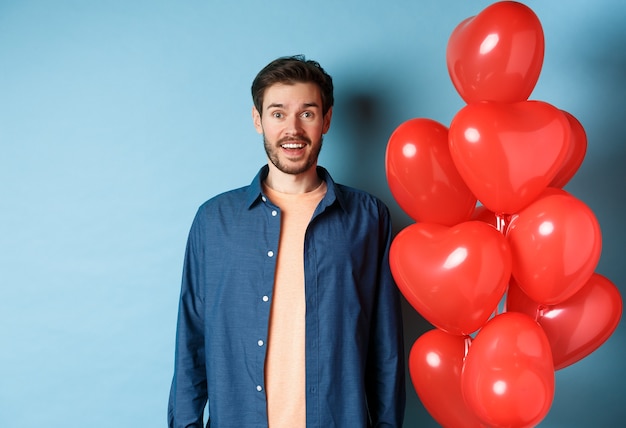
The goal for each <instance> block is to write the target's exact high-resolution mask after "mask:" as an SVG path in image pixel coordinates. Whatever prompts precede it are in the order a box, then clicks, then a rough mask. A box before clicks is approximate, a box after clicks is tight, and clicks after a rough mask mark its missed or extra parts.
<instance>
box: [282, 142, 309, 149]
mask: <svg viewBox="0 0 626 428" xmlns="http://www.w3.org/2000/svg"><path fill="white" fill-rule="evenodd" d="M305 146H306V144H305V143H296V142H287V143H283V144H281V145H280V147H282V148H283V149H288V150H297V149H303V148H304V147H305Z"/></svg>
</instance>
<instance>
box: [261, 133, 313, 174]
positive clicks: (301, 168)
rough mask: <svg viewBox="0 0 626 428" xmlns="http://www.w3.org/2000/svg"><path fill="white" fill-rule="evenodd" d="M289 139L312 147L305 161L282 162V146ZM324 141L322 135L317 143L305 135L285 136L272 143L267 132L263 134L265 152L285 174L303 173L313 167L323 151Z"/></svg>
mask: <svg viewBox="0 0 626 428" xmlns="http://www.w3.org/2000/svg"><path fill="white" fill-rule="evenodd" d="M288 141H300V142H304V143H306V144H307V145H309V146H310V147H311V152H310V153H309V154H308V156H307V158H306V159H305V160H304V162H302V161H301V162H298V163H297V164H296V163H293V164H292V163H291V162H288V161H287V162H282V161H281V160H280V150H281V147H280V146H281V145H282V144H285V143H286V142H288ZM323 141H324V137H323V136H322V135H320V138H319V140H318V141H317V142H316V143H315V144H314V143H312V141H311V139H309V138H308V137H303V136H296V137H285V138H281V139H280V140H278V141H277V142H276V143H272V142H270V141H268V140H267V138H266V137H265V134H263V147H265V153H266V154H267V158H268V159H269V160H270V162H272V164H273V165H274V166H275V167H276V168H277V169H278V170H279V171H281V172H284V173H285V174H293V175H297V174H302V173H303V172H306V171H308V170H309V169H310V168H311V167H313V166H314V165H316V164H317V159H318V157H319V154H320V152H321V151H322V143H323Z"/></svg>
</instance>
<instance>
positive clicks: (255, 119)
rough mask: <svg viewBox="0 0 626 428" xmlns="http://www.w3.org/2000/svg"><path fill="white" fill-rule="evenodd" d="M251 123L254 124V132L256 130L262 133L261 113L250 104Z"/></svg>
mask: <svg viewBox="0 0 626 428" xmlns="http://www.w3.org/2000/svg"><path fill="white" fill-rule="evenodd" d="M252 123H253V124H254V128H255V129H256V132H258V133H259V134H263V125H261V113H259V111H258V110H257V109H256V107H254V106H252Z"/></svg>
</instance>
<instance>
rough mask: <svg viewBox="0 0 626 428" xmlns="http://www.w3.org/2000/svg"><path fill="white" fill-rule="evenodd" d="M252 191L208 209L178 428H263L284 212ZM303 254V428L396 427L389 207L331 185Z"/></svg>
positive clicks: (400, 386) (188, 275)
mask: <svg viewBox="0 0 626 428" xmlns="http://www.w3.org/2000/svg"><path fill="white" fill-rule="evenodd" d="M267 173H268V167H267V166H264V167H263V168H262V169H261V170H260V172H259V173H258V174H257V176H256V177H255V178H254V180H253V181H252V183H251V184H250V185H249V186H246V187H243V188H240V189H236V190H232V191H229V192H226V193H223V194H221V195H218V196H216V197H214V198H213V199H211V200H209V201H207V202H206V203H204V204H203V205H202V206H201V207H200V208H199V210H198V212H197V214H196V217H195V219H194V221H193V224H192V227H191V230H190V233H189V239H188V243H187V250H186V255H185V262H184V268H183V279H182V286H181V294H180V306H179V315H178V326H177V333H176V357H175V369H174V377H173V381H172V387H171V391H170V399H169V409H168V420H169V426H170V427H171V428H173V427H176V428H182V427H198V428H199V427H201V426H202V414H203V409H204V406H205V404H206V402H207V400H208V409H209V423H208V424H207V426H211V427H213V428H227V427H228V428H248V427H249V428H252V427H259V428H261V427H267V411H266V396H265V389H264V366H265V347H266V342H267V336H268V326H269V316H270V306H271V304H272V289H273V285H274V273H275V269H276V252H277V249H278V238H279V234H280V216H281V213H280V209H279V208H278V207H277V206H275V205H273V204H272V202H271V201H270V200H268V199H267V197H266V196H265V195H264V194H263V192H262V188H261V182H262V181H263V180H264V178H265V177H266V176H267ZM318 173H319V175H320V176H321V177H322V178H323V179H324V180H325V181H326V184H327V187H328V190H327V193H326V196H325V197H324V198H323V199H322V201H321V202H320V204H319V205H318V207H317V209H316V210H315V212H314V214H313V217H312V219H311V222H310V223H309V225H308V228H307V231H306V235H305V243H304V269H305V296H306V320H305V323H306V324H305V325H306V339H305V342H306V344H305V352H306V388H307V390H306V419H307V427H308V428H312V427H319V428H331V427H341V428H360V427H370V426H372V427H398V428H399V427H401V426H402V420H403V417H404V406H405V383H404V350H403V336H402V319H401V312H400V299H399V293H398V290H397V288H396V286H395V283H394V281H393V278H392V276H391V272H390V269H389V262H388V256H389V245H390V243H391V238H392V232H391V225H390V223H391V222H390V216H389V212H388V210H387V207H386V206H385V205H384V204H383V203H382V202H381V201H379V200H378V199H376V198H375V197H373V196H371V195H369V194H367V193H365V192H362V191H359V190H356V189H352V188H349V187H347V186H343V185H340V184H336V183H334V182H333V180H332V178H331V177H330V175H329V174H328V172H327V171H326V170H325V169H323V168H321V167H318Z"/></svg>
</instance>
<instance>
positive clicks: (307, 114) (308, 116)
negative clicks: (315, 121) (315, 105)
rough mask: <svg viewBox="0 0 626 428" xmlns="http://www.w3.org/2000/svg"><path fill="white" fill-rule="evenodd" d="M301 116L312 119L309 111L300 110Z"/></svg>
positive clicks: (311, 113)
mask: <svg viewBox="0 0 626 428" xmlns="http://www.w3.org/2000/svg"><path fill="white" fill-rule="evenodd" d="M301 116H302V117H303V118H305V119H312V118H313V112H311V111H305V112H302V115H301Z"/></svg>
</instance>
